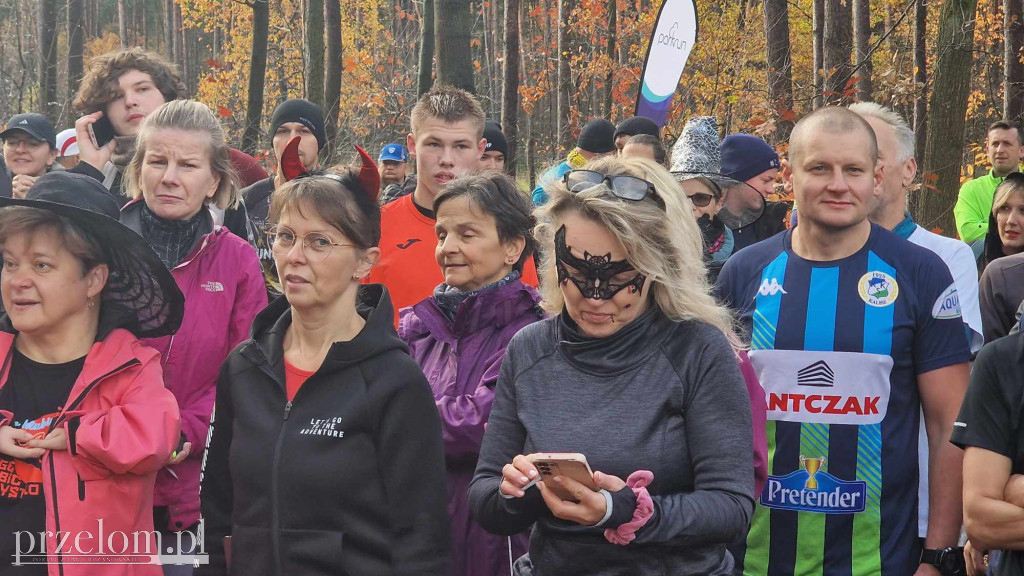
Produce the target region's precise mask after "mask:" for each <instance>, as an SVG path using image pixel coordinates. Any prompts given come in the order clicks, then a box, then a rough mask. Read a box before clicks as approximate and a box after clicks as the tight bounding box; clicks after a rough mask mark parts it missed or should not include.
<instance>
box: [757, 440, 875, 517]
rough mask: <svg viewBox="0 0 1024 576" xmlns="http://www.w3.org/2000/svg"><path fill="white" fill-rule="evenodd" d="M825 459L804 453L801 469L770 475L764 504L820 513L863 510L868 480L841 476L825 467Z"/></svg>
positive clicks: (846, 512) (776, 507)
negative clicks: (805, 456) (780, 474)
mask: <svg viewBox="0 0 1024 576" xmlns="http://www.w3.org/2000/svg"><path fill="white" fill-rule="evenodd" d="M825 460H826V459H825V457H824V456H820V457H817V458H804V457H803V456H802V455H801V456H800V465H801V469H800V470H797V471H795V472H793V473H791V474H787V475H786V476H769V477H768V485H767V486H765V488H764V492H763V493H762V494H761V498H760V502H761V505H762V506H765V507H767V508H775V509H778V510H793V511H796V512H815V513H818V514H854V513H857V512H863V511H864V508H865V505H866V502H865V496H866V493H867V484H866V483H865V482H861V481H853V482H848V481H845V480H841V479H839V478H836V477H835V476H832V475H831V474H829V473H827V472H825V471H823V470H822V468H823V467H824V466H825Z"/></svg>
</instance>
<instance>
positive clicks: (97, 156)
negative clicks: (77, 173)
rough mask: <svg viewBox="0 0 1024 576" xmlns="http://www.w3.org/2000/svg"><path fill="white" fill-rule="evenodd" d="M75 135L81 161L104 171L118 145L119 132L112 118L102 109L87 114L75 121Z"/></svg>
mask: <svg viewBox="0 0 1024 576" xmlns="http://www.w3.org/2000/svg"><path fill="white" fill-rule="evenodd" d="M101 120H102V122H101ZM96 124H99V127H98V128H97V127H95V125H96ZM108 126H109V129H108ZM75 135H76V136H77V138H78V153H79V155H80V159H81V161H82V162H85V163H86V164H89V165H90V166H92V167H93V168H95V169H96V170H99V171H101V172H102V171H103V168H104V167H105V166H106V165H107V162H109V161H110V157H111V156H113V154H114V148H115V147H116V146H117V142H116V141H115V140H114V138H115V137H116V136H117V134H116V132H115V130H114V127H113V125H112V124H111V123H110V119H108V118H106V117H105V115H104V114H103V112H102V111H100V112H93V113H92V114H86V115H85V116H82V117H81V118H79V119H78V120H76V121H75Z"/></svg>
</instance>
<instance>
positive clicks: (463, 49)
mask: <svg viewBox="0 0 1024 576" xmlns="http://www.w3.org/2000/svg"><path fill="white" fill-rule="evenodd" d="M472 30H473V14H472V12H471V11H470V9H469V2H468V0H434V35H435V39H436V42H437V44H436V48H437V83H438V84H447V85H449V86H455V87H456V88H462V89H463V90H466V91H468V92H470V93H474V94H475V93H476V86H475V85H474V83H473V57H472V53H471V51H470V46H469V39H470V36H471V34H472Z"/></svg>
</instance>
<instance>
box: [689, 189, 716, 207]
mask: <svg viewBox="0 0 1024 576" xmlns="http://www.w3.org/2000/svg"><path fill="white" fill-rule="evenodd" d="M714 199H715V197H714V196H712V195H711V194H703V193H701V192H698V193H696V194H694V195H692V196H690V202H693V205H694V206H696V207H698V208H706V207H707V205H708V204H711V201H712V200H714Z"/></svg>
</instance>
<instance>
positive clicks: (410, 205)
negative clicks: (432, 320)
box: [365, 86, 537, 326]
mask: <svg viewBox="0 0 1024 576" xmlns="http://www.w3.org/2000/svg"><path fill="white" fill-rule="evenodd" d="M411 117H412V118H411V124H412V133H411V134H409V135H408V137H407V143H408V148H409V152H410V154H411V155H414V156H415V157H416V174H417V176H418V180H417V183H416V191H415V192H413V193H412V194H409V195H407V196H403V197H401V198H399V199H398V200H395V201H394V202H391V203H389V204H386V205H385V206H384V207H383V208H382V209H381V238H380V260H379V261H378V262H377V265H376V266H374V267H373V270H371V271H370V274H369V275H368V276H367V277H366V279H365V282H372V283H380V284H384V285H385V286H387V288H388V292H389V293H390V294H391V304H392V305H393V306H394V308H395V325H396V326H397V325H398V311H399V310H401V309H402V308H405V307H406V306H412V305H413V304H416V303H417V302H419V301H420V300H423V299H424V298H426V297H428V296H430V295H431V294H433V292H434V288H436V287H437V285H438V284H441V283H442V282H444V274H443V273H442V272H441V268H440V266H438V265H437V260H436V259H435V258H434V249H435V248H436V246H437V237H436V236H435V234H434V209H433V207H434V198H435V197H436V196H437V194H438V193H439V192H440V191H441V188H442V187H443V186H444V185H445V184H446V183H447V182H448V181H450V180H453V179H454V178H456V177H458V176H461V175H463V174H465V173H468V172H471V171H473V170H476V169H477V168H478V167H479V162H480V157H481V156H483V154H484V151H485V150H486V147H487V141H486V140H485V139H484V137H483V135H484V111H483V109H482V108H481V107H480V104H479V103H478V102H477V101H476V99H475V98H473V96H472V95H471V94H470V93H469V92H466V91H465V90H459V89H458V88H452V87H450V86H435V87H434V88H433V89H432V90H431V91H430V92H427V93H426V94H424V95H423V97H421V98H420V100H419V102H417V103H416V106H415V107H414V108H413V109H412V115H411ZM523 281H524V282H526V283H527V284H531V285H533V286H536V285H537V270H536V268H535V267H534V265H533V261H532V259H531V260H528V261H527V263H526V266H525V267H524V268H523Z"/></svg>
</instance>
